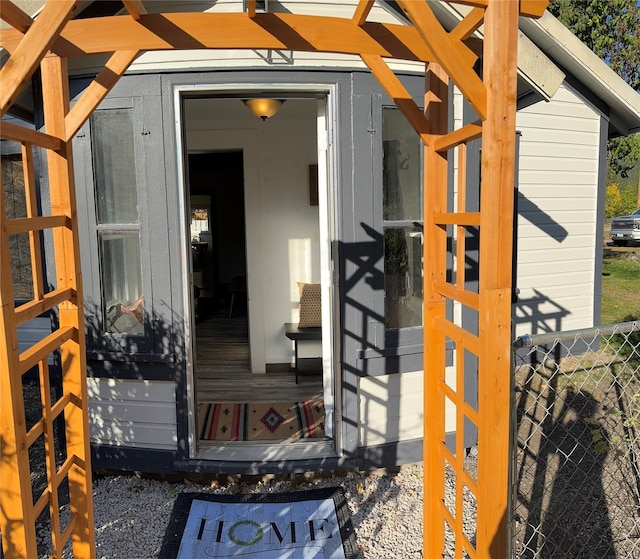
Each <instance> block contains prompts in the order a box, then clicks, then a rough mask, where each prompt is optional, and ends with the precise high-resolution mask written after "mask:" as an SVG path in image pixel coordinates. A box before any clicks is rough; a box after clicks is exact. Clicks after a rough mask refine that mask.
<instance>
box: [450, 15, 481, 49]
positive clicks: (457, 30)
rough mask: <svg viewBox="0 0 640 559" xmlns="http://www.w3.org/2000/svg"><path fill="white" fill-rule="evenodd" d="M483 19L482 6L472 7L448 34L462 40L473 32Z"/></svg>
mask: <svg viewBox="0 0 640 559" xmlns="http://www.w3.org/2000/svg"><path fill="white" fill-rule="evenodd" d="M483 21H484V10H483V9H482V8H473V10H471V11H470V12H469V13H468V14H467V15H466V16H464V18H463V19H462V20H461V21H460V23H458V25H456V26H455V27H454V28H453V29H452V30H451V33H450V35H451V36H452V37H455V38H456V39H459V40H461V41H463V40H464V39H467V38H468V37H470V36H471V35H472V34H473V33H475V32H476V31H477V30H478V28H479V27H480V26H481V25H482V22H483Z"/></svg>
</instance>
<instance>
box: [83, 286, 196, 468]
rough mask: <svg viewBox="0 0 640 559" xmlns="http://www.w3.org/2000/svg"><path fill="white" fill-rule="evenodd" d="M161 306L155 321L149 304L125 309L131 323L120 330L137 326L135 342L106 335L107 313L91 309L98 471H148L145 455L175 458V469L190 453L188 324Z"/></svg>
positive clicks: (91, 369) (90, 360)
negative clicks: (139, 453)
mask: <svg viewBox="0 0 640 559" xmlns="http://www.w3.org/2000/svg"><path fill="white" fill-rule="evenodd" d="M154 303H155V304H154V308H153V312H152V313H150V312H148V311H147V308H146V307H145V305H144V300H142V299H141V300H139V301H137V302H136V304H129V303H126V304H124V305H123V306H127V307H131V308H127V309H125V311H124V312H123V311H122V310H121V313H123V315H124V314H128V316H126V321H124V320H122V319H120V317H119V321H118V323H119V325H120V326H122V325H123V324H127V325H128V324H129V323H131V327H130V328H129V330H130V331H132V332H134V334H131V335H129V334H126V333H125V332H122V333H119V332H113V331H112V332H108V333H105V332H104V328H103V326H102V322H101V316H102V313H103V311H102V309H100V308H99V307H97V306H96V305H95V304H91V303H88V304H87V305H86V312H85V317H86V321H85V330H86V338H87V376H88V392H89V398H90V404H89V423H90V433H91V440H92V450H93V452H94V456H95V459H96V462H98V464H100V463H104V462H107V463H108V464H109V467H111V468H119V469H122V470H125V471H126V470H135V469H142V468H141V467H140V466H141V464H139V463H137V461H138V458H137V454H136V450H137V449H139V450H144V451H149V450H161V451H163V452H164V453H165V454H166V453H169V455H170V454H171V453H173V458H172V459H167V466H169V465H170V464H172V461H173V459H176V458H178V457H179V456H181V455H182V456H186V454H187V452H188V448H187V440H188V413H189V412H188V402H187V390H186V378H185V374H186V358H185V355H186V354H185V335H184V328H183V324H184V318H183V316H182V315H179V314H177V313H175V312H174V311H173V309H172V308H171V306H170V305H168V304H167V303H165V302H159V303H158V302H154ZM127 321H128V322H127ZM138 333H139V334H138ZM136 334H137V335H136ZM96 445H98V446H96ZM121 447H126V453H125V452H123V451H122V450H124V448H123V449H122V450H121ZM140 459H142V458H140Z"/></svg>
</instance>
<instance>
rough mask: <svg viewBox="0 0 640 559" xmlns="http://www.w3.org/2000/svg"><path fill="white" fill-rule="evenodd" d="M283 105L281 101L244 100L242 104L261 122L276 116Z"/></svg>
mask: <svg viewBox="0 0 640 559" xmlns="http://www.w3.org/2000/svg"><path fill="white" fill-rule="evenodd" d="M282 103H284V101H283V100H281V99H245V100H244V104H245V105H246V106H247V107H249V110H250V111H251V112H252V113H253V114H254V115H255V116H257V117H258V118H261V119H262V120H263V121H264V120H267V119H268V118H270V117H272V116H273V115H274V114H276V113H277V112H278V111H279V110H280V107H282Z"/></svg>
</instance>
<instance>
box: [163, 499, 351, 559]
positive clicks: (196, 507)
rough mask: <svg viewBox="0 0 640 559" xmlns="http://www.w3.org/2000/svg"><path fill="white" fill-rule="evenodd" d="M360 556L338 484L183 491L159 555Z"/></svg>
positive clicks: (167, 558) (168, 558)
mask: <svg viewBox="0 0 640 559" xmlns="http://www.w3.org/2000/svg"><path fill="white" fill-rule="evenodd" d="M210 557H217V558H226V557H260V559H320V558H323V559H359V558H360V557H361V556H360V552H359V551H358V546H357V543H356V537H355V532H354V529H353V525H352V523H351V516H350V515H349V509H348V506H347V502H346V500H345V498H344V493H343V492H342V490H341V489H340V488H338V487H329V488H324V489H313V490H309V491H297V492H292V493H269V494H250V495H212V494H207V493H181V494H179V495H178V497H177V499H176V502H175V505H174V507H173V512H172V514H171V519H170V520H169V526H168V527H167V531H166V533H165V536H164V541H163V544H162V550H161V551H160V555H159V557H158V559H200V558H203V559H204V558H207V559H208V558H210Z"/></svg>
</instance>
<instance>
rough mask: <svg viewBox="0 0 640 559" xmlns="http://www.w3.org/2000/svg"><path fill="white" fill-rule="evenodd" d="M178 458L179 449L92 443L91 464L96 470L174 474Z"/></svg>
mask: <svg viewBox="0 0 640 559" xmlns="http://www.w3.org/2000/svg"><path fill="white" fill-rule="evenodd" d="M177 458H178V451H177V450H173V451H172V450H159V449H149V448H132V447H126V446H111V445H91V466H92V468H93V469H94V470H100V469H102V470H117V471H121V472H144V473H147V474H173V473H175V469H174V467H173V464H174V462H175V461H176V459H177Z"/></svg>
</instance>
